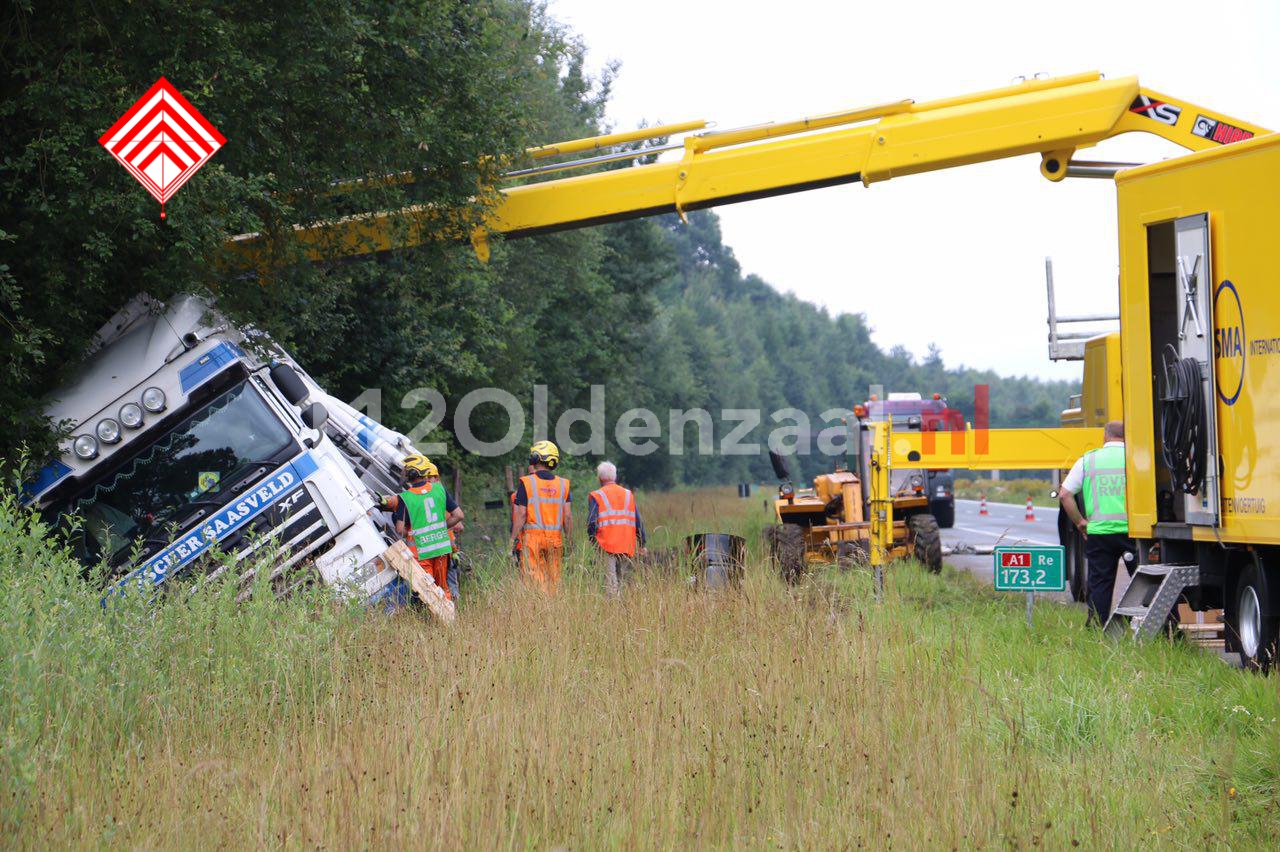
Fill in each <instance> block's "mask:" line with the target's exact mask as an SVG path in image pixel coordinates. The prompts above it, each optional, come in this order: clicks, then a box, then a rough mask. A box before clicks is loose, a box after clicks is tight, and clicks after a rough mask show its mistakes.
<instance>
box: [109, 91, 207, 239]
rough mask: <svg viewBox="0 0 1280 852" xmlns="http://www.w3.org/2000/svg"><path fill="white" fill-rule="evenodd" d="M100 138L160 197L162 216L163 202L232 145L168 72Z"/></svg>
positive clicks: (145, 185) (113, 153) (133, 173)
mask: <svg viewBox="0 0 1280 852" xmlns="http://www.w3.org/2000/svg"><path fill="white" fill-rule="evenodd" d="M98 142H99V143H100V144H101V145H102V147H104V148H106V149H107V150H108V151H109V152H111V156H113V157H115V158H116V159H117V160H119V161H120V165H122V166H124V167H125V168H126V169H128V170H129V174H131V175H133V176H134V178H136V179H137V181H138V183H140V184H142V186H143V187H144V188H145V189H146V190H147V192H149V193H151V195H152V196H154V197H155V199H156V201H159V202H160V217H161V218H164V203H165V202H166V201H168V200H169V199H170V198H171V197H172V196H173V194H174V193H175V192H177V191H178V189H179V188H180V187H181V186H182V185H183V184H184V183H186V182H187V180H188V179H189V178H190V177H191V176H192V175H193V174H195V173H196V172H198V171H199V170H200V167H201V166H203V165H204V164H205V163H207V162H208V161H209V158H210V157H212V156H213V155H214V154H215V153H216V152H217V150H218V149H219V148H221V147H222V146H223V145H225V144H227V140H226V139H225V138H223V136H222V134H221V133H219V132H218V131H217V129H216V128H214V126H213V125H212V124H210V123H209V120H208V119H206V118H205V117H204V116H203V115H201V114H200V112H199V110H197V109H196V108H195V107H193V106H192V105H191V102H190V101H188V100H187V99H186V98H184V97H183V96H182V93H181V92H179V91H178V90H177V89H175V88H174V87H173V84H172V83H170V82H169V81H168V80H166V79H165V78H163V77H161V78H160V79H159V80H156V83H155V85H154V86H152V87H151V88H150V89H148V90H147V93H146V94H145V95H143V96H142V97H141V98H139V99H138V102H137V103H135V104H134V105H133V106H131V107H129V111H128V112H126V113H125V114H124V115H122V116H121V117H120V120H119V121H117V122H116V123H115V124H113V125H112V126H111V129H110V130H108V131H107V132H106V133H104V134H102V138H101V139H99V140H98Z"/></svg>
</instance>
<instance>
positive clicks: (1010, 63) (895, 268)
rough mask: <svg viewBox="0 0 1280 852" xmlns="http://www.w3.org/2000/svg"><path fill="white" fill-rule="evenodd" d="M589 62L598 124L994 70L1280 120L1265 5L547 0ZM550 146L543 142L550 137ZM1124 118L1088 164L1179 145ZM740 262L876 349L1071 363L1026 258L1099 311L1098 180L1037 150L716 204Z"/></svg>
mask: <svg viewBox="0 0 1280 852" xmlns="http://www.w3.org/2000/svg"><path fill="white" fill-rule="evenodd" d="M549 8H550V11H551V13H552V14H553V15H554V16H555V17H556V18H558V19H559V20H561V21H564V22H565V23H567V24H569V25H570V26H571V27H572V28H573V29H574V30H575V31H577V32H578V33H579V34H580V35H581V36H582V37H583V39H584V41H585V42H586V43H587V45H588V47H589V49H590V54H589V60H590V62H591V64H592V66H593V67H596V68H598V67H600V66H601V65H603V64H604V63H605V62H607V61H609V60H615V59H616V60H618V61H620V62H621V63H622V68H621V74H620V77H619V78H618V80H617V83H616V85H615V87H614V95H613V98H612V105H611V107H610V118H611V120H612V121H613V123H614V125H615V126H616V127H617V128H619V129H629V128H632V127H634V126H636V125H637V124H638V123H639V122H640V121H641V120H648V121H649V122H651V123H652V122H655V121H665V122H673V121H683V120H687V119H694V118H703V119H707V120H709V121H714V122H716V123H717V125H718V127H719V128H721V129H724V128H731V127H737V126H741V125H747V124H757V123H760V122H764V121H782V120H787V119H793V118H800V117H803V116H806V115H815V114H819V113H825V112H833V111H836V110H839V109H843V108H847V107H854V106H861V105H867V104H873V103H880V102H883V101H888V100H898V99H901V98H913V99H915V100H917V101H921V100H928V99H933V98H939V97H947V96H951V95H958V94H964V93H967V92H972V91H978V90H982V89H989V88H996V87H999V86H1004V85H1007V84H1009V83H1010V82H1011V81H1012V78H1014V77H1015V76H1018V75H1028V76H1030V75H1032V74H1034V73H1036V72H1041V71H1043V72H1048V73H1050V74H1053V75H1060V74H1070V73H1074V72H1078V71H1087V70H1100V71H1102V72H1104V73H1105V74H1107V75H1108V76H1111V77H1117V76H1126V75H1130V74H1136V75H1137V76H1138V78H1139V80H1141V81H1142V83H1143V84H1144V85H1146V86H1149V87H1150V88H1152V89H1155V90H1157V91H1160V92H1164V93H1166V94H1168V95H1171V96H1174V97H1178V98H1182V99H1186V100H1189V101H1191V102H1193V103H1199V104H1202V105H1205V106H1209V107H1212V108H1214V109H1217V110H1220V111H1222V112H1224V113H1226V114H1228V115H1235V116H1238V117H1240V118H1243V119H1247V120H1250V121H1253V122H1256V123H1258V124H1261V125H1263V126H1264V127H1277V128H1280V60H1278V59H1277V56H1278V55H1280V50H1278V47H1280V0H1259V2H1234V0H1225V1H1224V0H1220V1H1219V2H1215V3H1204V2H1200V3H1189V2H1172V0H1161V2H1150V3H1137V2H1129V1H1128V0H1123V2H1111V3H1097V4H1085V5H1077V6H1063V5H1061V4H1058V5H1053V4H1039V3H1029V2H1025V0H1023V2H1010V3H1004V2H981V0H971V2H905V3H893V4H889V3H877V4H872V3H855V2H846V3H836V2H827V3H818V2H790V3H777V2H769V3H757V2H748V0H736V2H694V0H683V1H682V2H681V0H644V1H643V2H638V3H624V2H607V0H551V2H550V7H549ZM548 141H550V140H548ZM1180 150H1181V149H1178V148H1176V147H1174V146H1171V145H1170V144H1168V143H1165V142H1164V141H1163V140H1160V139H1157V138H1155V137H1147V136H1145V135H1136V134H1130V135H1128V136H1127V137H1121V138H1119V139H1114V140H1110V141H1109V142H1106V143H1104V144H1102V145H1100V146H1098V147H1097V148H1094V149H1092V150H1090V151H1088V152H1086V153H1085V155H1084V156H1085V157H1086V158H1089V159H1111V160H1121V161H1142V162H1150V161H1154V160H1157V159H1161V158H1163V157H1168V156H1171V155H1175V154H1176V153H1177V152H1178V151H1180ZM717 211H718V212H719V214H720V217H721V220H722V222H723V227H724V235H725V240H726V242H727V243H728V244H729V245H730V246H732V247H733V250H734V252H735V254H736V255H737V257H738V260H739V261H740V262H741V263H742V266H743V268H744V270H745V271H746V272H749V273H756V274H758V275H760V276H761V277H762V278H764V279H765V280H766V281H768V282H769V283H770V284H772V285H773V286H775V287H777V288H778V289H780V290H783V291H785V292H791V293H795V294H796V295H798V296H800V297H801V298H803V299H806V300H809V301H812V302H816V303H818V304H820V305H823V306H825V307H827V308H828V309H829V310H830V311H832V312H833V313H836V312H852V313H862V314H865V315H866V317H867V319H868V321H869V323H870V324H871V326H872V328H873V329H874V336H875V340H876V341H877V342H878V343H879V344H880V345H881V346H883V347H885V348H889V347H892V346H894V345H897V344H902V345H904V346H906V347H907V348H908V349H909V350H911V351H912V352H914V353H916V354H917V355H920V354H923V353H924V352H925V351H926V349H927V348H928V345H929V343H931V342H934V343H937V344H938V345H939V346H940V347H941V348H942V355H943V359H944V360H945V361H946V363H947V364H948V365H949V366H959V365H961V364H965V365H970V366H975V367H984V368H986V367H990V368H993V369H996V370H998V371H1000V372H1002V373H1006V374H1023V373H1027V374H1032V375H1037V376H1044V377H1054V378H1078V377H1079V365H1075V364H1069V363H1063V364H1057V365H1054V364H1051V363H1050V362H1049V360H1048V357H1047V351H1046V342H1045V333H1046V327H1045V313H1046V304H1045V288H1044V258H1045V257H1046V256H1052V257H1053V259H1054V270H1055V279H1056V281H1057V284H1058V290H1059V308H1060V310H1065V311H1067V312H1071V311H1078V312H1090V313H1097V312H1100V311H1102V310H1104V309H1106V310H1110V311H1114V310H1115V309H1116V298H1117V297H1116V276H1117V269H1118V263H1117V247H1116V235H1115V187H1114V184H1112V183H1111V182H1110V181H1099V180H1073V179H1069V180H1066V181H1064V182H1062V183H1058V184H1052V183H1049V182H1048V181H1046V180H1044V179H1043V178H1041V177H1040V175H1039V157H1038V156H1032V157H1023V158H1018V159H1013V160H1006V161H1001V162H996V163H987V164H983V165H977V166H968V167H965V168H962V169H954V170H950V171H943V172H933V173H929V174H924V175H917V176H912V177H904V178H896V179H893V180H890V181H886V182H883V183H877V184H873V185H872V186H871V187H870V188H865V187H863V186H862V185H861V184H853V185H850V186H843V187H834V188H830V189H824V190H818V191H814V192H804V193H798V194H794V195H789V196H784V197H781V198H775V199H767V200H763V201H752V202H747V203H744V204H735V205H730V206H727V207H720V208H717Z"/></svg>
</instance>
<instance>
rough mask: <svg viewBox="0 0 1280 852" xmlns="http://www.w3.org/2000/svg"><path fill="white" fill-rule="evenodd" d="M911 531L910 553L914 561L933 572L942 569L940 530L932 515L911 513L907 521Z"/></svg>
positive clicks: (935, 572)
mask: <svg viewBox="0 0 1280 852" xmlns="http://www.w3.org/2000/svg"><path fill="white" fill-rule="evenodd" d="M907 527H908V529H909V530H910V531H911V553H912V555H913V556H915V558H916V561H917V562H919V563H920V564H921V565H923V566H924V567H925V568H927V569H928V570H929V571H930V572H932V573H934V574H938V573H941V571H942V531H941V530H939V529H938V521H937V519H936V518H934V517H933V515H912V516H911V519H910V520H908V521H907Z"/></svg>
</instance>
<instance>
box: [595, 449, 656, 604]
mask: <svg viewBox="0 0 1280 852" xmlns="http://www.w3.org/2000/svg"><path fill="white" fill-rule="evenodd" d="M596 478H597V479H599V480H600V487H599V488H598V489H596V490H595V491H592V492H591V494H590V497H589V499H588V502H587V537H588V538H589V539H591V541H592V543H593V544H595V546H596V547H597V548H598V549H599V551H600V554H601V556H603V557H604V590H605V593H606V594H608V595H609V597H611V598H616V597H617V596H618V594H619V592H620V591H621V589H622V583H623V580H624V579H625V575H626V574H627V573H629V572H630V570H631V565H632V560H634V559H635V557H636V553H637V552H639V553H641V554H643V553H644V552H645V548H644V522H643V521H641V520H640V510H639V508H638V507H637V506H636V495H635V494H634V493H633V492H632V491H631V490H630V489H627V488H623V487H622V486H621V485H619V484H618V466H617V465H615V464H614V463H613V462H610V461H603V462H600V464H599V466H598V467H596Z"/></svg>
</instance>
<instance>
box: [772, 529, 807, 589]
mask: <svg viewBox="0 0 1280 852" xmlns="http://www.w3.org/2000/svg"><path fill="white" fill-rule="evenodd" d="M771 538H772V542H773V554H774V561H775V562H776V563H777V566H778V573H779V574H780V575H781V576H782V579H783V580H784V581H786V582H787V583H792V584H794V583H799V582H800V581H801V580H802V579H804V568H805V559H804V527H802V526H800V525H799V524H778V525H777V526H775V527H773V534H772V537H771Z"/></svg>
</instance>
